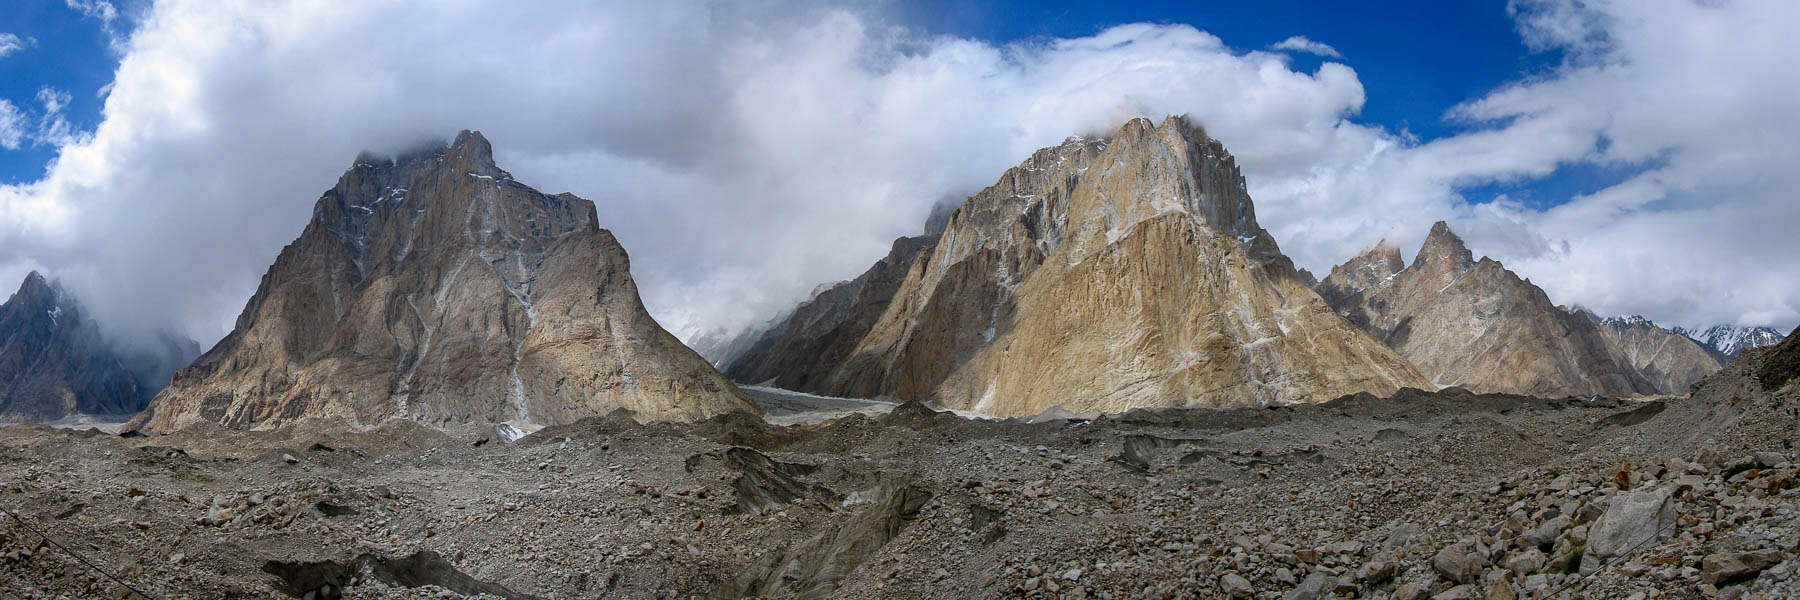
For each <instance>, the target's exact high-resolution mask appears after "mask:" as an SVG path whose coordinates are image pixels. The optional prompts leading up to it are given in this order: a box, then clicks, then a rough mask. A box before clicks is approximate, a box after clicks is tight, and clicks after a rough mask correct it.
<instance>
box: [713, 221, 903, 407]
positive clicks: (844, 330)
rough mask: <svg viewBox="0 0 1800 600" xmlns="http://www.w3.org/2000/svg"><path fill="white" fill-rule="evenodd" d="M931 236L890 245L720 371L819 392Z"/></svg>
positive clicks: (878, 314) (872, 322)
mask: <svg viewBox="0 0 1800 600" xmlns="http://www.w3.org/2000/svg"><path fill="white" fill-rule="evenodd" d="M936 241H937V237H936V236H929V235H922V236H914V237H903V238H899V239H896V240H894V245H893V247H892V248H891V249H889V251H888V255H887V256H885V257H883V258H882V259H881V260H878V261H876V262H875V264H874V266H871V267H869V270H867V271H864V272H863V274H862V275H859V276H857V277H856V279H852V280H849V281H844V282H840V283H838V284H836V285H833V286H830V287H827V288H825V289H822V290H820V291H818V292H817V293H815V294H813V296H812V298H810V299H808V300H807V301H806V302H804V303H801V304H800V306H799V307H797V308H795V309H794V311H793V312H792V313H790V314H789V315H788V317H787V318H786V319H784V320H783V321H782V322H781V323H780V324H779V325H777V326H776V327H772V328H770V329H768V330H767V331H765V332H764V333H763V334H762V335H761V336H760V337H759V338H758V339H757V341H756V342H755V343H754V344H753V345H751V346H750V347H749V348H748V349H746V351H745V352H743V353H742V354H740V355H738V356H737V357H734V358H733V360H732V361H731V362H730V363H728V364H726V365H725V366H724V371H725V375H727V376H729V377H731V379H732V380H733V381H741V382H746V383H768V384H769V385H773V386H775V387H780V388H784V389H795V390H805V389H819V390H825V389H826V388H824V387H821V385H822V384H823V382H825V381H827V380H828V379H829V378H830V377H831V376H832V374H833V372H834V371H835V370H836V367H838V366H839V365H842V364H843V363H844V361H845V360H846V359H848V357H849V356H850V355H851V353H852V352H853V351H855V350H856V347H857V344H858V343H860V342H861V341H862V339H863V337H864V336H866V335H868V333H869V328H871V327H873V326H874V325H875V322H876V321H877V320H878V319H880V317H881V315H882V312H883V311H884V310H886V308H887V305H888V301H889V300H892V299H893V297H894V292H895V291H896V290H898V289H899V288H900V285H901V284H902V283H904V281H905V279H906V275H907V272H908V269H909V268H910V267H911V266H912V263H913V262H914V261H915V260H916V259H917V258H918V257H919V255H920V253H921V252H923V251H925V250H927V249H929V248H931V247H932V244H933V243H935V242H936Z"/></svg>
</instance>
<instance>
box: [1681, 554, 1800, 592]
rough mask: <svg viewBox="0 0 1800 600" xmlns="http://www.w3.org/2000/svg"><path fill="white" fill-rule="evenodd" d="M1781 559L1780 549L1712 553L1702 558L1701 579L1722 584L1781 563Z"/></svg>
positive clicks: (1713, 583)
mask: <svg viewBox="0 0 1800 600" xmlns="http://www.w3.org/2000/svg"><path fill="white" fill-rule="evenodd" d="M1781 560H1782V554H1781V552H1780V551H1778V550H1755V551H1751V552H1722V553H1719V554H1711V555H1708V556H1707V557H1706V558H1704V559H1701V560H1700V580H1701V581H1704V582H1706V583H1709V584H1712V585H1721V584H1724V583H1729V582H1732V581H1735V580H1737V579H1740V578H1745V577H1749V576H1753V575H1755V574H1757V573H1760V572H1762V571H1763V570H1764V569H1767V568H1769V567H1773V566H1775V565H1777V564H1780V563H1781Z"/></svg>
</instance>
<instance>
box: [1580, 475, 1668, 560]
mask: <svg viewBox="0 0 1800 600" xmlns="http://www.w3.org/2000/svg"><path fill="white" fill-rule="evenodd" d="M1675 518H1676V514H1675V501H1674V488H1672V487H1662V488H1659V489H1656V490H1653V491H1648V492H1619V493H1618V494H1617V495H1615V496H1613V501H1612V505H1611V506H1608V507H1607V508H1606V512H1605V513H1603V514H1601V515H1600V519H1599V520H1597V521H1595V522H1594V527H1593V529H1591V530H1589V531H1588V540H1587V551H1586V553H1585V554H1583V555H1582V557H1581V574H1582V575H1590V574H1592V573H1593V572H1595V571H1598V570H1600V568H1601V567H1604V566H1606V565H1607V564H1609V563H1612V562H1617V561H1618V560H1623V559H1625V558H1626V557H1628V556H1629V555H1631V554H1633V553H1635V552H1637V551H1639V550H1643V549H1644V548H1646V547H1648V546H1649V545H1650V543H1651V542H1653V541H1655V540H1657V539H1659V538H1663V537H1667V536H1668V535H1669V534H1670V533H1672V530H1673V529H1674V527H1673V526H1674V524H1675Z"/></svg>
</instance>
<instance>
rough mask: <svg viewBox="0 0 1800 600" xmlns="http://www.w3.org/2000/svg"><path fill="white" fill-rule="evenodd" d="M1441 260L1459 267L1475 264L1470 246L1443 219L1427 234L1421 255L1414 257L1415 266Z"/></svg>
mask: <svg viewBox="0 0 1800 600" xmlns="http://www.w3.org/2000/svg"><path fill="white" fill-rule="evenodd" d="M1440 262H1449V264H1450V265H1451V266H1453V267H1454V268H1457V269H1466V268H1469V266H1471V265H1474V264H1475V256H1474V254H1472V253H1470V252H1469V247H1468V246H1467V245H1466V244H1464V243H1463V240H1462V238H1461V237H1458V236H1457V235H1456V232H1454V231H1451V230H1450V224H1449V223H1445V222H1443V221H1438V222H1437V223H1434V224H1432V226H1431V233H1430V234H1428V235H1426V236H1425V245H1423V246H1420V247H1419V255H1418V256H1416V257H1414V258H1413V266H1414V267H1418V266H1420V265H1425V264H1439V263H1440Z"/></svg>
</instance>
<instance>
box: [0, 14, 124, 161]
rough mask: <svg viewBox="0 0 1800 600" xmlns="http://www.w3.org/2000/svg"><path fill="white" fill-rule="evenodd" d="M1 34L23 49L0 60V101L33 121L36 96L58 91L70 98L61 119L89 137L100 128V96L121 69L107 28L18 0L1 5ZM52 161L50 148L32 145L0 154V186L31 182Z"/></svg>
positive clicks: (88, 19) (39, 110) (81, 16)
mask: <svg viewBox="0 0 1800 600" xmlns="http://www.w3.org/2000/svg"><path fill="white" fill-rule="evenodd" d="M123 24H124V23H123V21H116V22H115V23H114V25H115V27H117V26H121V25H123ZM0 33H9V34H13V35H15V36H17V37H18V38H19V39H20V40H21V42H22V44H23V46H22V47H21V48H19V49H18V50H14V51H12V52H10V53H8V54H7V55H6V56H4V57H0V99H5V100H7V101H8V102H11V103H12V104H13V105H14V106H16V107H18V108H19V109H21V110H22V111H25V112H26V113H27V114H28V115H29V116H30V117H32V118H33V120H34V121H35V120H36V118H37V117H39V116H40V115H41V114H42V110H43V106H42V104H41V103H40V102H39V101H38V91H39V90H40V89H42V88H45V87H49V88H52V89H56V90H61V91H64V92H68V94H69V106H68V107H67V108H65V109H64V110H63V114H64V115H65V118H66V119H67V120H68V121H69V123H70V124H71V125H72V126H74V127H75V128H76V129H77V130H79V131H92V130H93V128H94V127H95V126H96V125H99V122H100V106H101V103H102V102H103V98H102V97H101V95H100V90H101V88H103V87H105V86H106V85H107V84H108V83H110V82H111V81H112V75H113V71H114V70H115V69H117V68H118V65H119V63H118V56H116V55H115V54H113V52H112V51H111V49H110V46H109V44H110V41H111V39H112V36H111V35H110V34H109V33H108V32H107V30H106V24H105V23H103V22H102V21H101V20H100V19H98V18H96V17H91V16H87V15H86V14H84V12H83V11H82V10H81V8H79V7H72V6H70V5H68V4H66V3H64V2H62V1H61V0H19V1H16V2H6V3H0ZM32 125H33V126H35V125H36V123H32ZM55 156H56V148H55V147H54V146H53V145H49V144H45V143H33V142H31V141H25V142H23V143H21V144H20V147H19V148H18V149H11V150H8V149H0V182H6V183H18V182H23V181H31V180H35V179H37V178H39V177H41V176H43V174H44V165H45V163H47V162H49V161H50V159H52V158H54V157H55Z"/></svg>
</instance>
